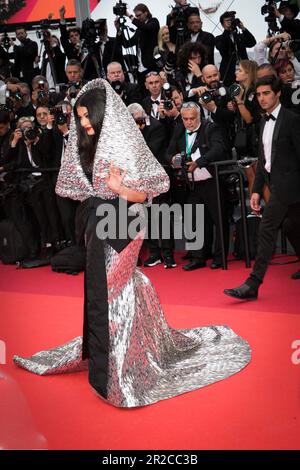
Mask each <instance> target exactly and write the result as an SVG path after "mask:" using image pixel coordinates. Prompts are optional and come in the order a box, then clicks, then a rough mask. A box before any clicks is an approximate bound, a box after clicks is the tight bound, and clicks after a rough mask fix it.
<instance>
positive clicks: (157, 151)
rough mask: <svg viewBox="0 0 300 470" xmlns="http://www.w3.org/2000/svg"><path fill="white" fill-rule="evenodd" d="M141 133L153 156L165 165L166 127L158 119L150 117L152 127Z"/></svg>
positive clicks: (147, 127)
mask: <svg viewBox="0 0 300 470" xmlns="http://www.w3.org/2000/svg"><path fill="white" fill-rule="evenodd" d="M141 132H142V134H143V137H144V139H145V141H146V143H147V145H148V147H149V149H150V150H151V152H152V153H153V155H154V156H155V157H156V158H157V160H158V161H159V162H160V163H161V164H162V165H163V164H165V163H166V161H165V153H166V148H167V139H166V130H165V127H164V126H163V125H162V124H161V123H160V122H159V121H157V119H154V118H153V117H152V116H150V125H149V126H146V127H145V128H144V129H143V130H142V131H141Z"/></svg>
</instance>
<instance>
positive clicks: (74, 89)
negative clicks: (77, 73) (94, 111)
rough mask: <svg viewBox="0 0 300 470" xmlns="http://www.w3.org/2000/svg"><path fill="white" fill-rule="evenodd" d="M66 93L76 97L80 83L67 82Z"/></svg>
mask: <svg viewBox="0 0 300 470" xmlns="http://www.w3.org/2000/svg"><path fill="white" fill-rule="evenodd" d="M67 88H68V90H69V91H68V94H69V97H70V98H76V96H77V93H78V90H80V83H78V82H69V83H68V85H67Z"/></svg>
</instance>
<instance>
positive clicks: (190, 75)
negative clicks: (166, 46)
mask: <svg viewBox="0 0 300 470" xmlns="http://www.w3.org/2000/svg"><path fill="white" fill-rule="evenodd" d="M205 65H207V49H206V47H205V46H203V45H202V44H200V43H199V42H186V43H185V44H184V45H183V46H182V47H181V49H180V50H179V53H178V57H177V67H178V69H177V71H176V76H175V79H176V83H177V85H178V87H179V88H180V90H181V92H182V94H183V98H184V101H187V100H193V99H194V100H195V97H196V95H197V92H196V91H195V88H197V87H199V86H201V85H203V82H202V68H203V67H204V66H205Z"/></svg>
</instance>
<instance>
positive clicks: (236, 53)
mask: <svg viewBox="0 0 300 470" xmlns="http://www.w3.org/2000/svg"><path fill="white" fill-rule="evenodd" d="M237 34H238V32H237V29H235V30H233V31H232V37H233V45H234V51H232V54H231V57H230V59H229V62H228V65H227V68H226V70H225V73H224V76H223V79H222V81H223V83H225V81H226V78H227V75H228V73H229V70H230V68H231V65H232V63H233V61H235V62H237V63H239V62H240V61H241V58H240V54H239V49H238V44H237V38H236V36H237Z"/></svg>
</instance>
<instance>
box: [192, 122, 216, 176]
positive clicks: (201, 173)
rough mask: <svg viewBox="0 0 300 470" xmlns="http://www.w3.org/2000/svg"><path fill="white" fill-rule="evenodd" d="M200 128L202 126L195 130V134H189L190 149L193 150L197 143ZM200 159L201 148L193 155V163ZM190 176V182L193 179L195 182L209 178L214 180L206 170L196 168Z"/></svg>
mask: <svg viewBox="0 0 300 470" xmlns="http://www.w3.org/2000/svg"><path fill="white" fill-rule="evenodd" d="M199 128H200V126H199V127H198V129H195V131H193V132H194V133H193V134H191V135H189V134H188V136H187V137H188V138H187V143H188V148H189V149H191V148H192V147H193V145H194V143H195V140H196V137H197V132H198V130H199ZM198 158H201V153H200V150H199V148H197V149H196V151H195V152H194V153H192V154H191V159H192V160H193V162H194V161H196V160H198ZM188 176H189V180H190V181H191V180H193V179H194V181H204V180H207V179H209V178H212V176H211V174H210V173H209V171H208V170H207V169H206V168H196V169H195V171H194V172H193V173H189V174H188Z"/></svg>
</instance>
